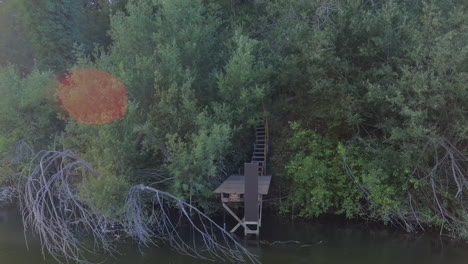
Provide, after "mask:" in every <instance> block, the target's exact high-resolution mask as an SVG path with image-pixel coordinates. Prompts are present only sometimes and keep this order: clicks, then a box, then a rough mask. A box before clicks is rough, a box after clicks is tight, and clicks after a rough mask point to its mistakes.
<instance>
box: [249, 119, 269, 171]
mask: <svg viewBox="0 0 468 264" xmlns="http://www.w3.org/2000/svg"><path fill="white" fill-rule="evenodd" d="M269 139H270V135H269V131H268V120H266V121H265V122H264V123H261V124H258V125H257V126H256V127H255V144H254V150H253V153H252V161H251V163H258V176H265V175H266V168H267V164H266V162H267V155H268V141H269Z"/></svg>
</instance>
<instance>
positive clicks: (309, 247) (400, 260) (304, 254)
mask: <svg viewBox="0 0 468 264" xmlns="http://www.w3.org/2000/svg"><path fill="white" fill-rule="evenodd" d="M260 239H261V240H263V241H269V243H272V242H274V241H287V240H295V241H300V242H301V244H296V243H276V244H275V245H273V246H266V245H265V244H266V243H258V242H257V241H252V240H250V241H245V240H243V239H241V241H242V242H243V243H246V244H247V245H248V247H249V248H250V249H251V250H252V251H253V252H255V253H256V254H257V255H259V256H260V259H261V261H262V262H263V263H273V264H279V263H287V264H295V263H298V264H301V263H304V264H305V263H318V264H328V263H330V264H332V263H333V264H345V263H346V264H349V263H356V264H357V263H359V264H371V263H372V264H387V263H388V264H467V263H468V245H467V244H466V243H456V242H453V241H450V240H448V239H441V238H440V237H439V236H438V235H436V234H424V235H408V234H405V233H402V232H398V231H389V230H384V229H382V228H369V227H366V226H362V225H351V226H350V225H347V226H340V225H336V224H317V223H307V224H306V223H302V222H298V221H296V222H294V223H292V222H290V221H287V220H281V219H280V218H278V217H273V218H272V217H265V218H264V226H263V227H262V237H261V238H260ZM120 250H121V251H122V252H123V254H122V255H118V256H116V257H113V258H108V259H107V260H106V261H105V262H104V263H105V264H110V263H116V264H149V263H151V264H153V263H173V264H179V263H180V264H185V263H203V262H200V261H197V260H194V259H191V258H188V257H183V256H180V255H178V254H176V253H175V252H173V251H172V250H169V249H159V248H151V249H145V250H143V255H142V254H141V253H140V251H139V250H138V248H137V247H135V246H134V245H122V246H121V247H120ZM0 263H1V264H36V263H37V264H46V263H50V264H52V263H55V262H54V261H53V260H51V259H46V260H44V259H43V257H42V255H41V252H40V245H39V243H38V241H37V240H34V239H32V238H31V239H30V240H29V250H27V248H26V246H25V240H24V234H23V227H22V224H21V218H20V217H19V215H18V213H17V212H16V211H15V210H12V209H5V208H3V209H1V208H0ZM210 263H211V262H210Z"/></svg>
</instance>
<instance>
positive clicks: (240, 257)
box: [126, 185, 258, 263]
mask: <svg viewBox="0 0 468 264" xmlns="http://www.w3.org/2000/svg"><path fill="white" fill-rule="evenodd" d="M148 203H149V205H150V206H149V207H148V206H146V205H147V204H148ZM126 207H127V208H126V212H127V217H126V219H127V225H126V227H127V232H128V233H129V234H131V235H132V237H134V238H135V239H136V240H137V241H138V242H139V243H140V244H143V245H145V246H149V245H151V244H156V245H157V244H158V241H160V240H161V239H162V240H166V241H168V242H169V244H170V245H171V246H172V247H173V248H174V249H176V250H177V251H178V252H179V253H180V254H183V255H188V256H191V257H194V258H200V259H204V260H210V261H215V260H221V261H232V262H236V263H239V262H251V263H258V260H257V259H256V257H255V256H254V255H252V254H251V253H250V252H249V251H248V250H247V249H246V248H244V247H243V246H242V245H240V244H239V243H238V242H237V241H236V240H235V239H234V238H233V237H232V236H231V235H230V234H229V233H228V232H226V231H225V230H224V229H223V228H222V227H220V226H219V225H217V224H216V223H215V222H214V221H213V220H211V219H210V218H209V217H207V216H206V215H205V214H203V213H202V212H201V211H200V210H198V209H197V208H195V207H193V206H191V205H190V204H188V203H186V202H184V201H182V200H180V199H178V198H177V197H175V196H173V195H171V194H170V193H167V192H163V191H159V190H157V189H154V188H151V187H148V186H144V185H137V186H134V187H133V188H132V189H131V190H130V192H129V195H128V197H127V202H126ZM171 208H176V209H177V211H178V212H179V215H178V217H176V218H177V221H176V222H174V221H173V219H174V217H171V216H170V209H171ZM182 224H187V225H188V226H189V228H190V230H191V232H190V233H191V239H188V240H187V239H186V237H183V236H182V235H181V234H180V233H179V232H178V229H179V228H178V225H179V226H181V225H182Z"/></svg>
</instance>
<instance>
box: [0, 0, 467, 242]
mask: <svg viewBox="0 0 468 264" xmlns="http://www.w3.org/2000/svg"><path fill="white" fill-rule="evenodd" d="M0 6H1V8H0V12H2V13H1V14H0V16H1V17H0V35H1V36H2V38H1V39H0V49H1V50H0V65H1V67H2V68H1V70H0V92H1V95H2V96H1V97H0V102H1V105H0V155H1V157H2V158H3V162H2V165H0V166H1V167H0V173H3V174H2V175H7V174H8V175H12V172H11V170H10V169H8V168H10V167H8V165H6V164H7V163H8V162H5V161H7V160H8V157H11V152H10V150H11V149H14V146H15V142H18V141H20V140H24V141H25V142H28V143H29V144H32V146H34V149H35V150H36V151H37V150H40V149H52V148H62V147H65V148H67V149H72V150H73V151H75V152H77V153H79V154H80V155H81V156H82V157H83V158H84V159H85V160H87V161H89V162H90V163H91V164H92V165H93V166H94V167H95V168H96V169H97V170H98V172H99V174H100V177H96V178H95V179H94V178H91V179H89V180H88V182H86V183H85V184H87V185H88V188H85V189H86V190H89V192H88V193H82V199H87V200H89V201H91V203H92V204H94V206H95V209H96V210H97V211H100V212H102V213H104V214H112V215H119V214H120V213H121V212H122V210H121V208H122V204H123V197H124V196H123V195H122V194H123V193H125V192H126V191H127V190H128V189H129V188H130V186H131V185H133V184H139V183H153V184H155V185H157V186H158V188H161V189H165V190H168V191H170V192H171V193H173V194H175V195H177V196H178V197H181V198H183V199H185V200H186V201H188V202H190V203H193V204H196V205H198V206H201V207H202V208H203V209H204V210H206V211H207V212H208V211H211V210H213V209H214V208H213V207H212V205H213V203H212V202H213V201H214V200H213V199H214V197H213V195H212V190H213V189H214V187H215V186H216V185H217V184H218V183H219V182H221V181H222V180H223V179H224V178H226V176H227V175H229V174H230V173H233V172H237V170H238V168H240V167H242V166H241V164H242V162H244V161H245V160H247V159H248V156H249V154H250V152H251V150H252V147H251V145H252V142H253V139H252V138H251V134H252V132H253V129H252V125H254V124H256V123H258V122H259V121H260V120H261V119H262V118H265V117H267V118H269V120H270V124H271V127H270V130H271V131H272V132H271V135H272V157H271V164H272V166H269V168H270V173H271V174H273V176H274V179H273V187H272V194H273V196H274V197H273V198H277V197H279V199H280V200H279V201H280V203H275V204H278V205H280V208H277V209H280V210H281V211H282V212H283V213H293V214H295V215H299V216H301V217H306V218H312V217H319V216H321V215H324V214H339V215H345V216H346V217H347V218H356V219H374V220H378V221H383V222H386V223H393V224H396V225H400V226H402V227H403V228H405V229H406V230H408V231H415V230H418V229H426V228H428V227H431V226H433V227H443V228H444V230H445V231H446V232H450V233H451V234H461V235H464V236H466V237H468V226H466V220H468V212H467V211H466V209H465V207H466V206H467V202H468V200H467V199H466V197H465V195H464V193H465V192H466V191H467V189H468V175H467V170H468V168H467V165H468V160H467V155H468V153H467V152H468V142H467V139H468V138H467V135H468V120H467V118H468V115H467V114H468V86H466V83H468V21H467V19H468V9H467V8H468V6H467V4H466V2H464V1H457V0H449V1H435V0H427V1H422V0H411V1H402V0H401V1H398V0H393V1H392V0H376V1H367V0H352V1H339V0H329V1H304V0H287V1H286V0H274V1H266V0H255V1H253V0H251V1H240V0H235V1H202V0H171V1H165V0H139V1H136V0H130V1H112V3H111V4H109V3H108V2H107V1H66V0H61V1H52V0H41V1H32V0H12V1H4V2H1V3H0ZM15 6H17V7H18V8H19V9H18V10H21V11H16V12H9V13H8V16H10V17H11V18H12V20H11V21H13V22H14V23H11V24H8V23H6V22H4V21H7V20H5V19H4V16H3V15H4V14H5V15H6V13H5V12H4V11H3V10H16V9H14V8H13V7H15ZM4 7H5V8H4ZM20 7H22V8H20ZM33 10H34V11H33ZM15 30H18V31H21V32H24V34H19V35H18V34H15V33H14V32H15ZM105 32H106V33H105ZM3 36H6V38H4V37H3ZM12 39H15V40H16V41H17V42H19V43H21V45H19V46H16V45H13V44H12V42H11V40H12ZM17 47H18V48H21V49H20V50H24V52H22V53H21V54H16V55H15V53H11V52H12V51H13V50H16V48H17ZM26 52H27V53H26ZM25 54H29V55H28V56H24V55H25ZM34 61H35V62H34ZM34 63H35V64H34ZM11 64H13V65H17V66H12V65H11ZM32 64H34V65H32ZM79 68H92V69H98V70H101V71H105V72H108V73H110V74H112V75H114V76H116V77H117V78H119V79H121V80H122V81H123V82H124V83H125V85H126V87H127V89H128V94H129V101H130V102H129V111H128V113H127V116H126V117H124V118H123V119H121V120H119V121H117V122H115V123H113V124H108V125H99V126H89V125H83V124H79V123H76V122H75V121H74V120H72V119H71V118H70V117H69V116H68V115H67V114H66V113H65V112H64V111H63V110H62V109H61V107H60V106H59V104H58V103H57V102H56V99H55V92H54V89H55V87H56V86H57V85H58V82H57V81H55V80H56V79H60V78H61V77H62V76H63V73H64V72H70V71H73V70H74V69H79ZM262 104H263V105H265V106H266V112H263V108H262ZM2 175H0V179H1V177H2ZM8 177H10V176H8ZM284 196H286V197H287V198H284Z"/></svg>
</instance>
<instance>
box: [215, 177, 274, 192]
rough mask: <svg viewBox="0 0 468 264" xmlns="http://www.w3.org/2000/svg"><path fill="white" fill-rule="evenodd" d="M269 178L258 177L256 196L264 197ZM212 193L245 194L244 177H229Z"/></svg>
mask: <svg viewBox="0 0 468 264" xmlns="http://www.w3.org/2000/svg"><path fill="white" fill-rule="evenodd" d="M270 182H271V176H259V177H258V194H261V195H266V194H268V190H269V189H270ZM214 193H226V194H231V193H237V194H244V193H245V176H244V175H231V176H229V178H227V179H226V180H225V181H224V182H223V183H222V184H221V185H220V186H219V187H218V188H216V190H215V191H214Z"/></svg>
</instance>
